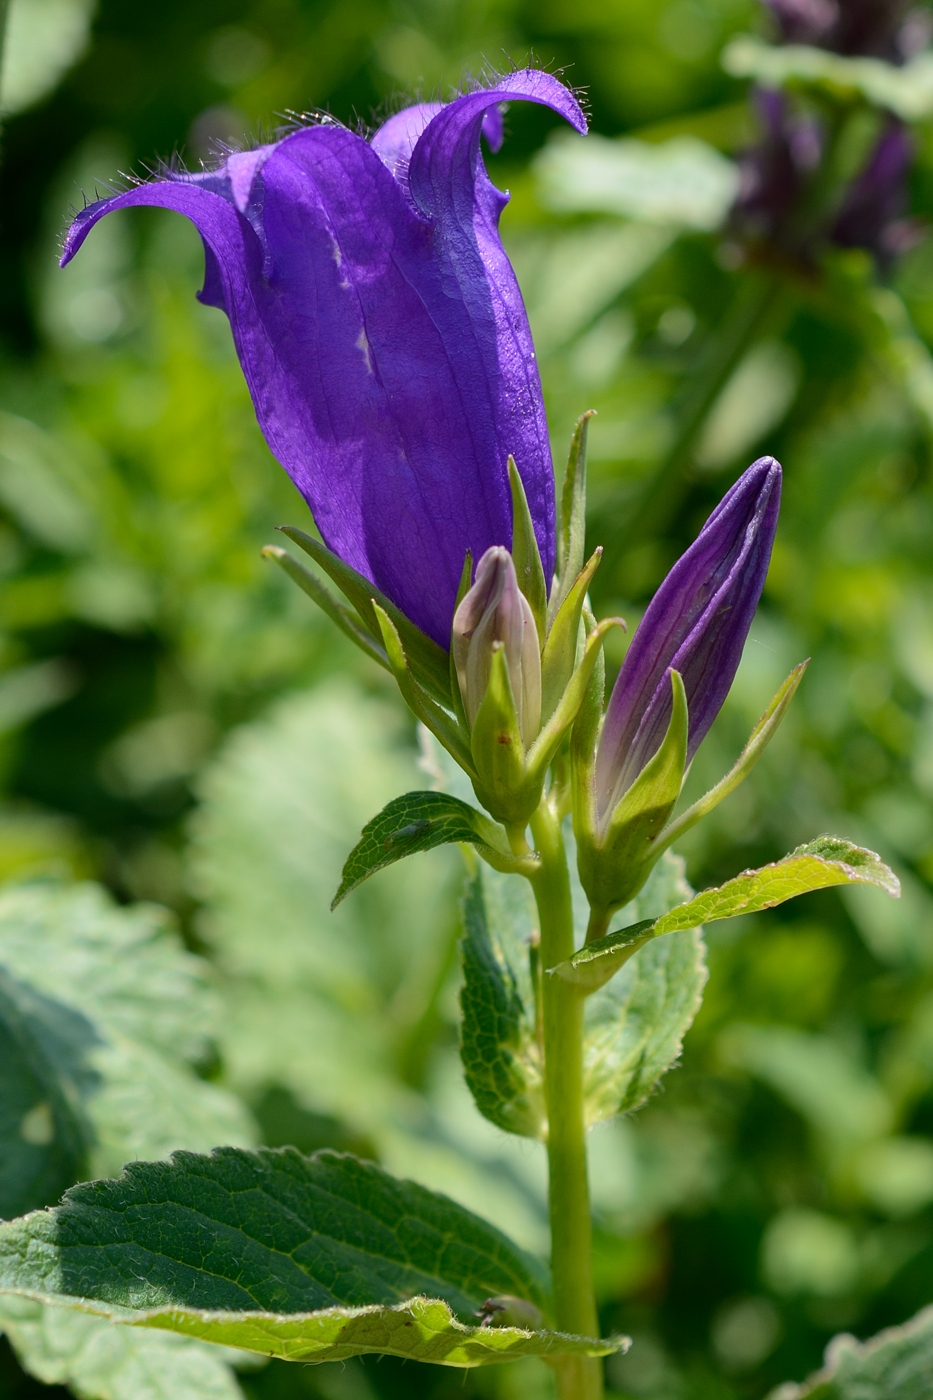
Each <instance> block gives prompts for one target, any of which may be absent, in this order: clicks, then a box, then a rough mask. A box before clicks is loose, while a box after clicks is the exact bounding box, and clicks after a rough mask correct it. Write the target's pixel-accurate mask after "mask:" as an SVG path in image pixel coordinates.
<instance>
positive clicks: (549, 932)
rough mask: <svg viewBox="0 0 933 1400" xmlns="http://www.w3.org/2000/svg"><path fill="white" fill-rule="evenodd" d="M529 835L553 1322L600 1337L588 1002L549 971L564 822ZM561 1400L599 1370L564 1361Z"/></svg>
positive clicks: (567, 913)
mask: <svg viewBox="0 0 933 1400" xmlns="http://www.w3.org/2000/svg"><path fill="white" fill-rule="evenodd" d="M531 829H532V832H533V834H534V838H535V845H536V848H537V851H538V855H539V856H540V859H541V867H540V870H539V871H538V873H537V874H536V875H535V877H534V879H533V880H532V885H533V888H534V894H535V901H536V903H537V906H538V919H539V922H540V926H541V966H542V968H543V970H544V971H543V977H542V982H543V987H542V1003H543V1007H542V1009H543V1021H544V1091H545V1098H546V1101H547V1115H548V1148H547V1150H548V1180H549V1197H550V1215H551V1273H552V1275H553V1279H554V1322H555V1325H556V1327H557V1328H558V1330H559V1331H562V1332H573V1333H576V1334H577V1335H582V1336H587V1337H596V1336H598V1335H599V1330H598V1329H599V1322H598V1319H597V1316H596V1301H595V1298H594V1296H593V1271H592V1257H591V1256H592V1229H591V1224H590V1202H589V1189H588V1186H587V1177H586V1139H585V1134H586V1129H585V1124H584V1117H583V1008H584V999H583V997H582V996H581V994H580V993H579V991H578V990H577V989H576V988H575V987H573V986H571V984H570V983H568V982H565V981H563V980H562V979H561V978H559V977H549V976H548V973H547V969H548V968H551V967H554V966H556V964H557V963H559V962H563V961H565V959H567V958H569V957H570V956H571V955H572V953H573V951H574V937H573V911H572V908H571V901H570V876H569V872H568V870H567V853H566V850H565V848H564V839H563V835H562V833H561V826H560V818H559V815H558V814H557V813H556V812H555V811H554V809H553V808H552V807H551V806H550V804H549V803H548V802H546V801H545V802H543V803H542V805H541V807H540V808H539V809H538V811H537V812H536V814H535V816H534V817H533V818H532V822H531ZM555 1370H556V1373H557V1384H558V1393H559V1395H560V1397H561V1400H601V1397H602V1394H603V1379H602V1362H601V1361H599V1360H596V1359H594V1358H591V1357H576V1356H575V1357H566V1358H564V1359H562V1360H561V1361H560V1362H559V1363H558V1364H557V1365H556V1366H555Z"/></svg>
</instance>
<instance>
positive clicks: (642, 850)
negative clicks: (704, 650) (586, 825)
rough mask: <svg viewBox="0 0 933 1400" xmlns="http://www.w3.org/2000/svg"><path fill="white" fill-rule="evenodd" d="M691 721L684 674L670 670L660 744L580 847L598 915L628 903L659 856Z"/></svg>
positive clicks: (587, 887) (583, 874) (582, 868)
mask: <svg viewBox="0 0 933 1400" xmlns="http://www.w3.org/2000/svg"><path fill="white" fill-rule="evenodd" d="M689 724H690V719H689V713H688V708H687V692H686V691H685V689H684V683H683V678H682V677H681V675H680V673H679V672H678V671H671V718H670V722H669V724H668V726H667V733H666V734H665V736H664V739H663V740H662V742H661V746H660V748H659V749H658V751H657V753H656V754H655V755H654V757H653V758H652V759H651V760H650V762H649V763H646V764H645V767H644V768H643V769H642V771H641V772H640V773H639V775H638V777H637V778H636V779H635V781H634V783H632V786H631V787H630V788H629V789H628V791H627V792H626V793H625V794H624V795H623V796H622V798H621V800H620V801H619V803H618V804H617V806H616V808H615V810H614V811H613V812H612V814H611V816H610V818H609V821H608V822H607V824H606V826H605V829H604V830H603V831H602V832H597V835H596V840H595V841H588V840H586V839H584V840H582V841H580V844H579V846H578V863H579V870H580V879H581V881H582V883H583V888H584V889H585V890H586V893H587V898H588V899H589V901H590V906H591V908H592V909H593V911H594V915H596V916H599V915H600V914H603V915H605V914H609V913H611V912H612V910H614V909H618V908H619V906H620V905H622V904H627V903H628V901H629V900H630V899H632V898H633V896H634V895H636V894H637V893H638V891H639V889H640V888H641V886H642V885H643V884H644V882H645V880H646V878H647V876H648V872H649V871H650V869H651V867H652V866H653V865H654V863H655V861H656V860H657V856H656V855H655V854H654V852H653V850H652V843H653V842H654V840H655V839H656V837H657V836H658V834H659V833H660V832H661V830H662V829H663V827H664V824H665V822H666V821H667V819H668V817H669V816H670V814H671V812H672V811H673V810H674V805H675V803H676V801H677V799H678V797H679V796H680V790H681V787H682V786H683V780H684V770H685V768H686V766H687V736H688V732H689ZM659 854H660V853H659ZM594 926H598V925H594ZM603 927H605V924H603Z"/></svg>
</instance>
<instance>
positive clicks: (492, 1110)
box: [460, 870, 546, 1138]
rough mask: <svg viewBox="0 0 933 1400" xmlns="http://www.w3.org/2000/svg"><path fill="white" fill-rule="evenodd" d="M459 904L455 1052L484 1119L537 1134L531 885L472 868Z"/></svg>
mask: <svg viewBox="0 0 933 1400" xmlns="http://www.w3.org/2000/svg"><path fill="white" fill-rule="evenodd" d="M490 906H491V907H490ZM462 908H463V942H462V944H461V958H462V964H463V986H462V988H461V991H460V1009H461V1012H462V1014H463V1020H462V1023H461V1029H460V1058H461V1060H462V1061H463V1070H464V1074H465V1076H466V1081H467V1084H468V1085H469V1086H470V1091H471V1093H472V1094H473V1098H474V1099H475V1101H476V1106H477V1108H478V1109H479V1111H480V1113H482V1114H483V1116H484V1117H486V1118H488V1119H489V1121H490V1122H491V1123H495V1124H496V1126H497V1127H500V1128H504V1129H505V1131H506V1132H507V1133H517V1134H519V1135H520V1136H521V1137H532V1138H540V1137H543V1135H544V1130H545V1125H546V1117H545V1109H544V1084H543V1067H542V1062H541V1054H540V1050H539V1046H538V1040H537V1036H536V1034H535V999H534V989H533V987H532V985H531V978H530V976H529V975H528V964H529V955H530V953H531V948H532V940H533V938H534V937H535V936H536V935H535V925H534V904H533V902H532V901H531V897H530V892H529V891H528V889H527V886H525V885H524V882H522V881H518V880H505V879H501V878H500V879H499V880H494V879H489V878H484V872H483V871H481V870H477V871H476V872H475V874H474V875H472V876H471V877H470V878H469V880H468V881H467V887H466V892H465V895H464V898H463V905H462Z"/></svg>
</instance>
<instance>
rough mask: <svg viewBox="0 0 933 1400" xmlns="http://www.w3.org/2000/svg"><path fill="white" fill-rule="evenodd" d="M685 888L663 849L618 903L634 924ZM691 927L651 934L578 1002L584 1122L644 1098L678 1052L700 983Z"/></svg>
mask: <svg viewBox="0 0 933 1400" xmlns="http://www.w3.org/2000/svg"><path fill="white" fill-rule="evenodd" d="M689 893H690V886H689V885H688V884H687V881H686V879H685V878H684V863H683V860H682V859H681V857H680V856H676V855H673V854H672V853H671V852H666V853H665V855H663V856H662V857H661V859H660V860H659V861H658V864H657V865H656V866H655V868H654V870H653V871H652V872H651V875H650V876H649V878H648V880H647V881H646V883H645V885H644V887H643V889H642V890H641V892H640V893H639V895H638V897H637V898H636V899H633V900H632V901H631V903H630V904H628V905H627V906H626V908H625V909H624V910H623V915H624V917H626V918H627V919H628V918H631V919H632V920H633V921H634V922H635V923H639V922H641V921H642V920H643V919H645V918H648V919H650V918H652V917H654V918H656V917H657V916H658V915H659V914H660V913H661V912H662V911H663V910H666V909H670V908H671V907H672V905H676V904H677V903H678V902H679V901H682V900H683V897H684V895H685V894H689ZM704 953H705V948H704V944H703V938H702V931H701V930H700V929H699V928H689V929H684V930H682V931H681V932H679V933H675V934H673V935H671V936H670V937H669V938H662V939H652V940H651V942H649V943H648V944H647V945H646V946H645V947H643V948H641V949H640V950H639V951H638V952H637V953H636V955H635V956H634V957H632V958H631V959H630V960H629V961H628V963H627V964H626V965H625V966H624V967H623V968H622V970H621V972H619V974H618V976H616V977H614V978H613V979H612V980H611V981H610V982H608V983H607V984H606V985H605V986H603V987H602V988H601V989H600V990H599V991H597V992H596V993H595V994H594V995H593V996H591V997H589V998H588V1000H587V1003H586V1038H585V1043H584V1090H585V1094H586V1114H587V1121H588V1122H590V1123H594V1122H597V1121H598V1120H600V1119H602V1118H608V1117H611V1116H612V1115H613V1114H617V1113H628V1112H631V1111H632V1110H633V1109H636V1108H638V1107H639V1105H640V1104H642V1103H644V1102H645V1100H646V1099H647V1098H648V1096H649V1095H650V1094H651V1092H652V1090H653V1089H654V1087H655V1085H656V1084H657V1082H658V1080H659V1079H660V1078H661V1076H662V1075H663V1074H665V1073H666V1072H667V1070H669V1069H670V1067H671V1065H672V1064H673V1063H674V1062H675V1060H676V1059H677V1058H678V1056H679V1055H680V1050H681V1045H682V1043H683V1038H684V1035H685V1034H686V1032H687V1030H688V1029H689V1028H690V1025H691V1024H692V1022H693V1018H694V1016H695V1015H696V1013H697V1010H698V1009H699V1005H700V1000H701V997H702V994H703V987H704V986H705V984H706V976H707V972H706V964H705V961H704Z"/></svg>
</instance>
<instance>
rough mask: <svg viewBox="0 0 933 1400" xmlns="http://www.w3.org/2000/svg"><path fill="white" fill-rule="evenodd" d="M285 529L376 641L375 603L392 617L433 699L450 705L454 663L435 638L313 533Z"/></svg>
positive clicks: (414, 671)
mask: <svg viewBox="0 0 933 1400" xmlns="http://www.w3.org/2000/svg"><path fill="white" fill-rule="evenodd" d="M280 528H281V531H282V533H283V534H284V535H287V536H288V538H289V539H290V540H293V541H294V542H295V544H297V545H299V546H300V548H301V549H303V550H304V551H305V553H306V554H310V556H311V558H312V559H313V560H314V562H315V563H316V564H319V565H320V567H321V568H322V569H323V570H324V572H325V573H326V574H327V575H328V576H329V578H330V579H331V580H332V581H333V582H334V583H335V584H336V585H337V587H338V588H339V589H340V591H341V593H343V595H344V597H345V598H346V599H347V601H348V602H349V603H351V604H352V606H353V607H354V608H356V611H357V612H358V613H359V615H360V617H361V619H362V621H363V624H364V626H366V627H367V628H368V629H369V631H370V632H371V634H372V637H373V640H374V641H375V642H376V643H379V642H380V641H381V629H380V627H379V623H378V622H377V620H376V613H375V610H374V608H373V604H374V603H377V604H378V605H379V607H381V608H382V610H383V612H385V613H386V614H387V615H388V616H389V617H390V618H391V620H392V624H393V626H394V627H395V630H396V631H397V632H398V634H399V636H400V637H401V640H402V645H403V647H404V648H405V655H406V656H407V657H408V660H409V662H410V663H411V669H412V674H413V675H414V678H415V680H416V681H417V682H418V684H419V685H421V686H423V687H424V689H425V690H426V691H427V692H428V694H429V695H430V696H431V697H432V699H434V700H436V701H437V702H438V704H440V705H449V704H450V663H449V660H448V655H447V652H446V651H443V650H442V649H441V648H440V647H439V646H438V645H437V642H435V641H434V640H433V639H432V638H431V637H429V636H427V634H426V633H424V632H422V631H421V629H420V627H416V626H415V624H414V623H413V622H410V621H409V619H408V618H407V617H406V616H405V614H404V613H403V612H400V611H399V609H398V608H397V607H396V606H395V604H394V603H393V602H391V601H390V600H389V599H388V598H387V597H386V596H385V594H384V593H381V592H380V590H379V589H378V588H377V587H376V585H375V584H374V583H370V581H369V579H367V578H364V577H363V575H362V574H358V573H357V572H356V570H355V569H352V568H351V567H350V565H349V564H345V563H344V561H343V560H342V559H339V558H338V557H337V555H336V554H333V553H332V552H331V551H330V550H329V549H328V548H327V546H326V545H324V544H322V543H321V541H320V540H316V539H315V538H314V536H313V535H309V534H307V533H306V532H305V531H304V530H299V528H298V527H297V525H282V526H281V527H280Z"/></svg>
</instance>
